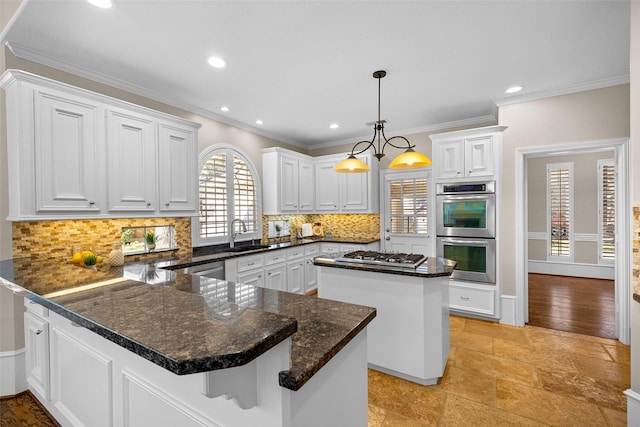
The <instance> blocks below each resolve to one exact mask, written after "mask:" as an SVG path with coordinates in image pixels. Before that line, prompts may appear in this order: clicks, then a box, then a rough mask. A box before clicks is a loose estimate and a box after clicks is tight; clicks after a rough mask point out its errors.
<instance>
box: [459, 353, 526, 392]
mask: <svg viewBox="0 0 640 427" xmlns="http://www.w3.org/2000/svg"><path fill="white" fill-rule="evenodd" d="M454 363H455V366H456V367H458V368H464V369H473V370H476V371H478V372H482V373H484V374H486V375H490V376H494V377H496V378H505V379H510V380H513V381H517V382H519V383H523V384H527V385H530V386H532V387H537V385H538V377H537V375H536V370H535V366H534V365H533V364H531V363H525V362H521V361H514V360H512V359H506V358H502V357H496V356H493V355H491V354H486V353H481V352H478V351H473V350H468V349H466V348H459V349H458V350H457V351H456V359H455V362H454Z"/></svg>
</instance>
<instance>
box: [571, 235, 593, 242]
mask: <svg viewBox="0 0 640 427" xmlns="http://www.w3.org/2000/svg"><path fill="white" fill-rule="evenodd" d="M573 241H574V242H597V241H598V235H597V234H593V233H574V234H573Z"/></svg>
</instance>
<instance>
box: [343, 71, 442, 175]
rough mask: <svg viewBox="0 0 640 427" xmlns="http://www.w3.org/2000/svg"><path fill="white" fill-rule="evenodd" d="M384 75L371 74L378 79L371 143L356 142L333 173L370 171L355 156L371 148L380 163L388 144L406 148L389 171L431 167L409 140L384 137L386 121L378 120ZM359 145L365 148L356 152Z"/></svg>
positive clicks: (429, 160) (427, 159) (428, 161)
mask: <svg viewBox="0 0 640 427" xmlns="http://www.w3.org/2000/svg"><path fill="white" fill-rule="evenodd" d="M386 75H387V72H386V71H384V70H379V71H376V72H374V73H373V77H374V78H376V79H378V120H377V121H375V122H373V138H372V139H371V141H367V140H364V141H360V142H356V144H355V145H354V146H353V148H352V149H351V154H349V157H347V158H346V159H345V160H343V161H341V162H340V163H338V164H337V165H336V167H334V168H333V170H334V171H336V172H340V173H362V172H369V171H370V170H371V169H370V168H369V166H367V164H366V163H365V162H363V161H362V160H359V159H358V158H356V155H358V154H360V153H364V152H365V151H367V150H368V149H369V148H372V147H373V152H374V154H373V155H374V156H375V157H376V158H377V159H378V161H380V159H381V158H383V157H384V149H385V147H386V146H387V144H389V145H390V146H392V147H394V148H400V149H403V148H406V150H405V151H404V153H402V154H400V155H399V156H397V157H396V158H395V159H393V160H392V161H391V164H390V165H389V168H391V169H414V168H423V167H426V166H429V165H431V159H429V158H428V157H427V156H425V155H424V154H421V153H418V152H416V151H414V150H413V147H415V145H411V143H410V142H409V140H408V139H407V138H405V137H404V136H393V137H391V138H389V139H387V137H386V136H385V134H384V124H385V123H386V120H381V119H380V79H382V78H383V77H384V76H386ZM376 137H377V146H376ZM381 138H382V139H384V144H382V140H381ZM394 139H398V140H402V141H404V142H405V143H406V144H407V145H406V147H404V146H400V147H399V146H397V145H394V144H393V143H392V142H391V141H392V140H394ZM360 144H366V146H365V147H364V148H363V149H362V150H360V151H356V148H357V147H358V146H359V145H360Z"/></svg>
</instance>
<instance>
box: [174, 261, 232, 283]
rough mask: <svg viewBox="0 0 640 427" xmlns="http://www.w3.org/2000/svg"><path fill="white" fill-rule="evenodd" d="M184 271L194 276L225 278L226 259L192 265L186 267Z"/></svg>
mask: <svg viewBox="0 0 640 427" xmlns="http://www.w3.org/2000/svg"><path fill="white" fill-rule="evenodd" d="M182 272H183V273H185V274H191V275H194V276H203V277H211V278H213V279H220V280H224V261H212V262H208V263H206V264H198V265H192V266H191V267H186V268H184V269H183V270H182Z"/></svg>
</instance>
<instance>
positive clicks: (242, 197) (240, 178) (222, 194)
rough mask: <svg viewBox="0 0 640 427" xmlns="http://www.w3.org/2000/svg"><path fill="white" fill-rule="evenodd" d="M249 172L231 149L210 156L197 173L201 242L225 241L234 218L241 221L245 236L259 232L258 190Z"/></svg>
mask: <svg viewBox="0 0 640 427" xmlns="http://www.w3.org/2000/svg"><path fill="white" fill-rule="evenodd" d="M252 170H253V169H252V168H251V167H250V166H249V164H248V162H247V161H246V159H244V157H242V156H241V155H239V154H237V153H236V152H235V151H234V150H232V149H219V150H214V151H213V152H212V153H211V155H210V157H209V158H208V160H207V161H206V162H205V163H204V166H203V167H202V169H201V171H200V217H199V238H200V239H211V238H218V239H217V240H218V241H225V240H226V238H227V237H228V236H229V235H230V234H231V233H230V229H229V227H230V225H231V221H233V220H234V219H235V218H239V219H241V220H243V221H244V223H245V225H246V227H247V231H246V233H254V234H255V233H257V232H258V227H259V221H258V190H257V188H256V184H255V179H254V177H253V173H252ZM238 230H239V229H238ZM238 230H236V231H238Z"/></svg>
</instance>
